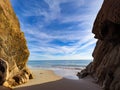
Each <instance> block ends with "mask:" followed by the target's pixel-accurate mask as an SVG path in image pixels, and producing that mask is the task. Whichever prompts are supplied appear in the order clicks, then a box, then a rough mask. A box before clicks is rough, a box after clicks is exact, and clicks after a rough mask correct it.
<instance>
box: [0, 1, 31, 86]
mask: <svg viewBox="0 0 120 90" xmlns="http://www.w3.org/2000/svg"><path fill="white" fill-rule="evenodd" d="M28 56H29V51H28V48H27V45H26V40H25V38H24V33H23V32H21V30H20V24H19V22H18V19H17V17H16V15H15V13H14V11H13V9H12V7H11V4H10V1H9V0H0V84H1V85H6V86H14V85H19V84H22V83H25V82H27V81H28V80H29V79H30V78H32V75H31V73H30V71H29V69H27V66H26V63H27V60H28Z"/></svg>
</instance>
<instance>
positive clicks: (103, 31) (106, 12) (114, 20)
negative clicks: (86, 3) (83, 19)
mask: <svg viewBox="0 0 120 90" xmlns="http://www.w3.org/2000/svg"><path fill="white" fill-rule="evenodd" d="M92 32H93V33H94V34H95V38H96V39H98V41H97V43H96V47H95V49H94V52H93V58H94V60H93V62H92V63H90V64H89V65H88V66H87V67H86V69H84V70H83V71H81V72H80V73H78V76H79V77H80V78H81V77H85V76H87V75H92V76H93V77H94V78H95V79H96V81H97V83H98V84H100V85H101V86H102V87H103V89H104V90H120V0H104V3H103V5H102V7H101V9H100V11H99V13H98V15H97V17H96V20H95V22H94V26H93V30H92Z"/></svg>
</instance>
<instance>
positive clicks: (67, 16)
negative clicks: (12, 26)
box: [11, 0, 103, 60]
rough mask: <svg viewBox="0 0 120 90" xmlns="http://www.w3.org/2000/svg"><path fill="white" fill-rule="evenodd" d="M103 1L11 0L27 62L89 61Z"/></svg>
mask: <svg viewBox="0 0 120 90" xmlns="http://www.w3.org/2000/svg"><path fill="white" fill-rule="evenodd" d="M102 2H103V0H11V3H12V6H13V8H14V11H15V13H16V15H17V17H18V19H19V21H20V25H21V30H22V31H23V32H24V33H25V37H26V39H27V44H28V48H29V50H30V57H29V60H71V59H72V60H73V59H74V60H76V59H77V60H80V59H92V52H93V49H94V47H95V43H96V40H95V39H94V38H93V37H94V35H93V34H92V33H91V30H92V26H93V22H94V20H95V17H96V15H97V13H98V11H99V9H100V7H101V4H102Z"/></svg>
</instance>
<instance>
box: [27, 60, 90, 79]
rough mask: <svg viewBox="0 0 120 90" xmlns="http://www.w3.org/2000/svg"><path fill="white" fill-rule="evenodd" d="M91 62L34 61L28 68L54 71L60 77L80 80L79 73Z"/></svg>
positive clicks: (30, 62) (29, 63)
mask: <svg viewBox="0 0 120 90" xmlns="http://www.w3.org/2000/svg"><path fill="white" fill-rule="evenodd" d="M90 62H91V60H42V61H35V60H33V61H29V62H28V66H29V67H30V68H32V69H33V68H34V69H47V70H53V71H54V72H55V74H57V75H58V76H62V77H64V78H67V79H75V80H78V79H79V78H78V77H77V76H76V74H77V72H80V71H81V70H82V69H83V68H85V67H86V66H87V65H88V64H89V63H90Z"/></svg>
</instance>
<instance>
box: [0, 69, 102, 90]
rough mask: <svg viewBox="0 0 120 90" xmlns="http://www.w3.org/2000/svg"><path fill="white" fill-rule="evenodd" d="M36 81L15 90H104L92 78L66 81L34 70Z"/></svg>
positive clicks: (49, 71) (45, 72)
mask: <svg viewBox="0 0 120 90" xmlns="http://www.w3.org/2000/svg"><path fill="white" fill-rule="evenodd" d="M32 71H33V74H34V79H32V80H30V81H29V82H28V83H26V84H24V85H20V86H18V87H15V88H14V90H102V89H101V88H100V87H99V86H98V85H97V84H95V83H94V80H93V79H92V78H91V77H87V78H84V79H80V80H71V79H65V78H63V77H60V76H57V75H56V74H55V73H54V72H53V71H51V70H32ZM0 90H2V89H1V88H0Z"/></svg>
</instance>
